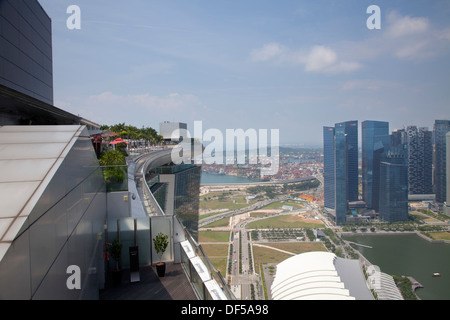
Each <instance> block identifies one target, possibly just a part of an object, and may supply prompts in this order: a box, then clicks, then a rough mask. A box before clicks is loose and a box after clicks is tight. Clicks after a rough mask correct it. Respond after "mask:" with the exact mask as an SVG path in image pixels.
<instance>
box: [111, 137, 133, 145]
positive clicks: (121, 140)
mask: <svg viewBox="0 0 450 320" xmlns="http://www.w3.org/2000/svg"><path fill="white" fill-rule="evenodd" d="M123 142H125V143H126V144H129V142H126V141H125V140H123V139H121V138H117V139H116V140H114V141H112V142H110V143H109V144H118V143H123Z"/></svg>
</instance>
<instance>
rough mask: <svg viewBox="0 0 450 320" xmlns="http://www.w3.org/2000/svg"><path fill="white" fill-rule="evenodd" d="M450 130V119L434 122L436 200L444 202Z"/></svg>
mask: <svg viewBox="0 0 450 320" xmlns="http://www.w3.org/2000/svg"><path fill="white" fill-rule="evenodd" d="M449 131H450V120H436V121H435V123H434V192H435V194H436V201H437V202H439V203H443V202H444V201H445V196H446V190H447V188H446V141H445V139H446V138H445V136H446V134H447V132H449Z"/></svg>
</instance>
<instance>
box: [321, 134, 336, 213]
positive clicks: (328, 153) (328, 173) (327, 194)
mask: <svg viewBox="0 0 450 320" xmlns="http://www.w3.org/2000/svg"><path fill="white" fill-rule="evenodd" d="M323 180H324V187H323V190H324V191H323V192H324V206H325V208H329V209H335V205H336V198H335V187H336V186H335V182H336V180H335V166H334V127H323Z"/></svg>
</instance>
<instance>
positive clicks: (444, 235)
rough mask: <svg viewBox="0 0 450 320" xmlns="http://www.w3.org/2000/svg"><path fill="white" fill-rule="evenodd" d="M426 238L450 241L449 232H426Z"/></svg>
mask: <svg viewBox="0 0 450 320" xmlns="http://www.w3.org/2000/svg"><path fill="white" fill-rule="evenodd" d="M427 235H428V236H430V237H431V238H433V239H434V240H450V232H448V231H444V232H428V233H427Z"/></svg>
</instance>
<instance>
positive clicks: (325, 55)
mask: <svg viewBox="0 0 450 320" xmlns="http://www.w3.org/2000/svg"><path fill="white" fill-rule="evenodd" d="M336 62H337V55H336V52H334V51H333V50H331V49H330V48H327V47H324V46H315V47H313V48H312V49H311V52H310V53H309V55H308V57H307V59H306V65H305V70H306V71H324V70H326V69H329V68H330V67H332V66H333V65H335V64H336Z"/></svg>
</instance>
